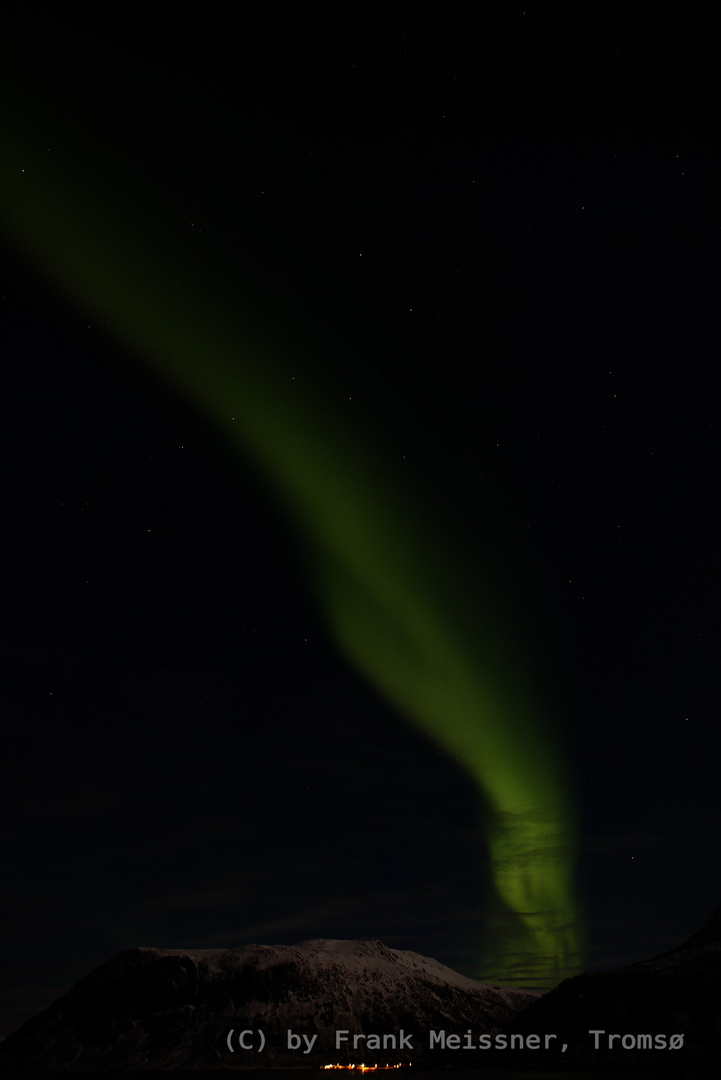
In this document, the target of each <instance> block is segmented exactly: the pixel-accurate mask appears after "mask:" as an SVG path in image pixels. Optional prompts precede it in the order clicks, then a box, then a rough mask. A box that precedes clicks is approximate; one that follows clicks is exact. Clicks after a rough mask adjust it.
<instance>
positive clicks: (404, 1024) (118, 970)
mask: <svg viewBox="0 0 721 1080" xmlns="http://www.w3.org/2000/svg"><path fill="white" fill-rule="evenodd" d="M534 999H535V998H534V995H532V994H525V993H521V992H518V991H513V990H505V989H501V988H499V987H490V986H486V985H485V984H483V983H479V982H476V981H474V980H473V979H468V978H466V977H465V976H463V975H459V974H458V973H457V972H454V971H452V970H451V969H450V968H447V967H445V966H444V965H443V964H440V963H438V962H437V961H435V960H432V959H429V958H427V957H423V956H419V955H417V954H416V953H412V952H401V951H398V950H395V949H389V948H387V947H386V946H385V945H383V944H381V943H380V942H377V941H332V940H326V939H316V940H312V941H305V942H302V943H301V944H299V945H293V946H268V945H247V946H243V947H242V948H238V949H212V950H193V951H184V950H171V949H150V948H137V949H130V950H128V951H126V952H121V953H118V954H117V955H116V956H114V957H112V958H111V959H110V960H108V961H106V963H104V964H102V965H101V966H100V967H98V968H96V969H95V970H94V971H92V972H90V974H89V975H87V976H85V978H83V979H81V980H80V981H79V982H78V983H77V984H76V985H75V986H74V987H73V988H72V989H71V990H69V991H68V993H67V994H64V995H63V997H61V998H60V999H59V1000H58V1001H57V1002H55V1004H54V1005H52V1006H51V1007H50V1008H49V1009H46V1010H45V1011H44V1012H43V1013H41V1014H40V1015H39V1016H37V1017H34V1018H33V1019H32V1020H29V1021H28V1022H27V1023H25V1024H23V1025H22V1027H20V1028H19V1029H18V1030H17V1031H16V1032H15V1033H14V1034H13V1035H10V1036H9V1037H8V1038H7V1039H6V1040H5V1042H4V1043H3V1044H2V1045H1V1046H0V1062H2V1061H5V1062H8V1063H9V1062H10V1061H12V1063H13V1064H14V1065H22V1064H25V1065H27V1066H29V1067H31V1068H34V1069H37V1068H50V1069H53V1068H76V1069H108V1068H113V1069H120V1068H135V1069H137V1068H158V1067H190V1068H194V1067H202V1068H215V1067H221V1068H222V1067H223V1066H228V1067H235V1068H237V1067H247V1068H256V1069H257V1068H268V1067H272V1066H278V1067H282V1066H286V1067H294V1066H299V1065H302V1066H318V1065H322V1064H327V1063H330V1062H334V1061H346V1062H348V1061H351V1062H358V1063H360V1062H361V1061H365V1062H370V1061H379V1062H385V1061H389V1062H396V1061H405V1062H407V1061H413V1062H414V1063H415V1064H419V1063H422V1062H424V1061H427V1062H432V1063H435V1062H436V1061H437V1060H438V1057H439V1052H438V1051H437V1050H436V1051H434V1052H429V1049H428V1044H429V1037H428V1035H429V1031H431V1030H442V1029H445V1030H447V1031H449V1032H455V1033H464V1032H465V1031H466V1030H468V1029H469V1028H470V1029H472V1031H473V1032H474V1035H475V1036H478V1035H479V1034H482V1033H487V1032H490V1033H494V1032H497V1031H499V1030H500V1029H502V1028H503V1027H505V1026H506V1025H507V1024H508V1023H509V1021H510V1020H511V1018H512V1017H513V1015H514V1014H515V1013H516V1012H517V1011H518V1010H519V1009H522V1008H524V1007H525V1006H527V1005H528V1004H529V1003H530V1002H531V1001H533V1000H534ZM230 1029H233V1031H234V1036H233V1038H232V1039H231V1045H232V1046H233V1053H231V1051H230V1050H229V1047H228V1041H227V1040H228V1032H229V1031H230ZM243 1031H248V1032H252V1034H248V1035H246V1036H244V1042H245V1045H246V1046H247V1047H248V1049H242V1048H241V1045H240V1043H239V1037H240V1033H241V1032H243ZM261 1031H262V1032H263V1036H264V1040H265V1043H264V1048H263V1050H262V1051H261V1052H259V1045H260V1034H259V1033H260V1032H261ZM289 1031H291V1032H292V1033H293V1034H294V1035H296V1036H299V1038H298V1039H297V1042H295V1045H294V1046H291V1047H289V1045H288V1041H289V1040H288V1032H289ZM339 1031H340V1032H343V1031H346V1032H347V1033H348V1037H347V1040H346V1041H342V1042H341V1043H340V1044H337V1043H336V1033H337V1032H339ZM371 1034H375V1035H377V1036H384V1035H385V1036H392V1037H391V1038H387V1039H386V1040H385V1048H382V1049H379V1050H378V1051H377V1052H376V1051H375V1050H373V1049H372V1047H373V1042H372V1040H369V1039H359V1040H358V1046H357V1049H355V1050H354V1048H353V1036H354V1035H366V1036H369V1035H371ZM314 1036H315V1038H314ZM402 1036H404V1038H402ZM394 1043H395V1045H394ZM369 1046H370V1047H371V1049H368V1047H369ZM380 1046H381V1047H382V1046H383V1042H382V1040H381V1042H380ZM304 1051H308V1052H304ZM471 1053H475V1057H474V1061H476V1062H477V1059H478V1053H477V1051H476V1052H471ZM451 1060H452V1063H453V1064H458V1063H460V1062H459V1056H458V1053H457V1052H454V1053H453V1055H452V1058H451Z"/></svg>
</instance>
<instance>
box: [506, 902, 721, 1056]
mask: <svg viewBox="0 0 721 1080" xmlns="http://www.w3.org/2000/svg"><path fill="white" fill-rule="evenodd" d="M719 1002H721V908H719V909H717V911H716V912H715V913H714V914H713V915H712V916H711V918H710V919H709V920H708V922H707V923H705V925H704V926H703V927H702V928H701V929H700V930H699V931H698V933H696V934H693V935H692V936H691V937H690V938H688V939H687V940H686V941H684V942H683V943H682V944H681V945H679V946H678V948H676V949H672V950H671V951H670V952H666V953H662V954H661V955H660V956H655V957H652V958H651V959H650V960H644V961H641V962H640V963H636V964H631V965H629V966H628V967H625V968H620V969H618V970H617V971H604V972H595V973H586V974H584V975H579V976H577V977H576V978H573V979H567V980H566V981H565V982H563V983H561V984H560V986H558V987H556V989H555V990H552V991H551V992H550V993H548V994H546V995H545V996H544V997H543V998H540V999H539V1000H537V1001H536V1002H534V1003H532V1004H531V1006H530V1007H529V1008H528V1009H527V1010H525V1011H523V1012H522V1013H520V1014H518V1015H517V1016H516V1017H515V1018H514V1020H513V1021H512V1023H511V1030H512V1031H516V1032H519V1033H526V1032H531V1031H533V1032H538V1033H544V1032H555V1033H557V1034H558V1043H559V1045H560V1044H561V1043H562V1042H565V1043H566V1044H567V1046H568V1049H567V1051H566V1053H565V1054H563V1055H562V1056H561V1055H559V1057H558V1060H559V1061H560V1060H563V1063H564V1064H566V1065H567V1064H570V1062H571V1060H573V1061H575V1062H577V1063H579V1064H584V1065H586V1064H589V1065H590V1064H607V1065H613V1066H620V1065H625V1066H627V1067H629V1068H630V1067H634V1068H636V1067H638V1066H639V1065H644V1066H648V1065H655V1066H657V1067H658V1068H663V1069H666V1068H669V1069H670V1068H675V1067H676V1066H678V1065H679V1064H681V1063H682V1062H694V1063H703V1064H712V1063H713V1064H719V1063H721V1006H720V1005H719ZM594 1032H597V1033H599V1034H593V1033H594ZM610 1036H615V1037H614V1038H613V1039H611V1038H610ZM639 1036H650V1042H651V1045H650V1046H646V1045H644V1044H645V1043H648V1042H649V1040H648V1039H646V1038H645V1039H643V1040H642V1039H640V1038H639ZM674 1036H675V1039H674V1040H673V1041H674V1042H675V1043H676V1044H678V1043H679V1042H680V1044H681V1045H677V1046H676V1048H673V1047H672V1037H674ZM664 1044H665V1045H664Z"/></svg>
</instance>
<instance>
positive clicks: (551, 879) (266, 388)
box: [4, 119, 583, 986]
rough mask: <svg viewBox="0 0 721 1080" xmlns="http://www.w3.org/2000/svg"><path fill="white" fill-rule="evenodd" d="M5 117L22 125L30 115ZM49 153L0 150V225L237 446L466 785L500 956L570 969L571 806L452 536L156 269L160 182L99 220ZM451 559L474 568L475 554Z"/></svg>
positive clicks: (577, 962) (239, 338) (335, 610)
mask: <svg viewBox="0 0 721 1080" xmlns="http://www.w3.org/2000/svg"><path fill="white" fill-rule="evenodd" d="M4 126H5V130H6V131H7V132H9V131H11V130H12V128H13V126H14V127H15V128H16V130H17V129H18V128H20V127H21V126H22V128H23V130H25V131H27V130H32V128H33V127H34V126H37V121H36V122H35V124H33V123H32V121H30V122H28V121H27V120H25V121H24V123H23V124H22V125H20V124H18V123H17V122H16V124H15V125H13V124H12V122H11V121H10V122H8V120H7V119H6V122H5V125H4ZM59 158H60V155H55V156H54V158H53V161H52V166H53V167H52V169H51V168H50V167H49V166H48V164H47V163H46V162H44V161H43V160H42V154H41V153H40V151H39V149H38V147H37V146H32V145H31V146H28V145H27V144H24V145H23V144H22V143H18V145H16V146H15V147H12V149H10V151H9V153H8V159H9V160H12V161H13V164H14V175H13V176H12V180H14V182H15V190H14V192H13V196H14V198H13V199H12V201H11V200H10V199H6V202H5V207H4V210H5V227H6V229H7V230H8V231H9V232H11V233H12V234H13V235H14V238H15V239H16V240H18V241H19V243H20V246H21V250H22V249H26V250H27V251H28V252H30V253H31V254H32V255H33V256H34V257H35V259H36V260H37V261H38V262H39V263H40V265H41V267H42V268H43V269H45V270H46V271H47V272H48V273H49V274H50V276H51V278H52V280H53V281H54V282H55V283H56V284H57V286H58V288H60V289H61V290H62V291H63V292H66V293H68V294H69V298H70V299H71V300H72V301H75V302H76V303H78V304H80V305H82V306H83V309H84V310H85V311H86V313H87V314H88V316H89V317H91V318H93V319H100V320H101V321H102V320H107V322H108V323H109V324H110V325H111V326H113V327H117V328H118V329H117V333H118V335H119V337H120V338H121V341H122V343H123V344H124V345H126V346H127V347H129V348H130V349H132V350H133V351H134V352H135V354H136V355H137V357H138V358H139V359H140V360H141V361H142V362H144V363H147V364H149V365H150V366H151V367H152V368H153V369H154V370H155V371H157V372H159V373H160V374H161V375H162V377H163V378H164V379H166V380H167V381H168V382H169V383H170V384H171V385H172V386H173V387H177V388H179V389H180V390H181V391H182V392H183V393H184V394H186V395H187V396H188V397H189V399H190V401H191V402H192V404H193V405H194V407H196V408H198V409H202V410H203V411H204V412H205V413H206V414H207V417H208V419H209V420H210V421H211V422H213V423H216V424H218V425H219V426H220V428H221V429H222V430H223V432H224V434H225V435H226V437H227V438H228V439H229V441H230V443H231V445H232V446H233V448H234V449H235V450H236V452H239V453H241V454H248V453H250V454H251V455H252V457H253V459H254V460H255V461H256V462H257V464H258V466H259V467H260V468H261V469H262V471H263V473H264V474H265V475H266V476H267V478H268V482H269V484H270V485H272V488H273V490H274V491H276V492H277V493H278V495H279V497H280V498H281V499H282V501H283V504H284V506H285V507H286V508H287V509H288V511H289V513H290V516H291V517H292V519H293V520H294V521H295V522H296V524H297V526H298V527H299V528H300V529H301V530H302V533H303V535H304V537H305V539H306V542H307V549H308V556H307V558H308V564H309V570H310V572H311V574H312V577H313V579H314V581H315V586H316V589H317V596H318V600H319V603H320V604H321V606H322V610H323V612H324V614H325V616H326V618H327V619H328V622H329V625H330V627H331V629H332V632H333V635H334V638H335V640H336V642H337V644H338V646H339V648H341V649H342V650H343V652H344V653H345V654H346V655H347V656H348V658H349V659H350V660H351V661H352V663H353V664H354V665H355V666H356V667H357V668H358V669H359V671H361V672H362V673H363V674H364V675H365V676H366V677H367V678H368V679H369V680H370V682H371V684H372V685H373V686H375V687H376V688H377V689H378V690H379V691H380V692H381V693H383V694H384V695H385V696H386V697H387V699H388V700H389V701H390V702H391V703H393V704H394V705H396V706H397V707H398V708H399V709H400V711H401V712H402V713H403V715H405V716H406V717H407V719H409V720H410V721H411V722H412V723H414V724H415V725H416V726H417V727H418V728H419V730H420V731H421V732H422V733H424V734H426V735H430V737H431V738H432V739H434V740H435V741H436V742H437V744H438V745H439V746H441V747H442V748H443V749H444V750H445V751H446V752H447V753H448V754H449V755H450V756H451V758H452V760H454V761H456V762H458V764H459V765H460V767H461V768H463V769H464V770H465V771H467V772H468V773H469V774H470V776H471V777H472V778H473V780H474V781H475V783H476V784H477V786H478V789H479V793H480V795H481V796H482V798H483V804H482V805H483V806H484V817H485V820H486V826H485V828H486V830H487V835H488V840H489V851H490V856H491V865H492V877H493V884H494V886H495V889H496V891H497V893H498V895H499V897H500V899H501V900H502V902H503V903H504V904H505V905H506V908H507V909H508V912H509V913H510V914H511V916H512V917H514V918H515V919H517V922H518V926H519V934H520V940H519V941H517V940H515V939H514V940H513V944H512V952H513V955H514V956H515V954H516V952H517V951H518V949H519V945H521V947H522V948H523V949H524V951H525V952H526V953H527V955H528V964H529V979H532V981H533V982H537V983H538V985H542V986H545V985H548V984H549V983H554V982H557V981H558V980H559V979H560V978H562V977H566V976H567V975H569V974H573V973H575V972H576V971H577V970H580V967H581V965H582V961H583V952H582V947H581V940H582V917H581V914H580V911H579V910H578V907H577V901H576V899H575V895H574V877H575V842H574V835H575V831H576V822H575V820H574V810H573V803H572V799H571V798H570V795H569V792H568V778H567V776H566V775H565V772H564V769H563V766H562V765H561V761H560V751H559V749H558V747H557V746H556V745H554V740H553V737H552V735H551V733H550V732H549V731H548V726H547V723H544V718H543V716H542V715H540V714H541V710H542V707H543V706H542V704H541V703H538V702H535V701H533V700H532V699H531V698H530V697H529V696H528V695H526V694H525V693H524V689H523V687H524V681H525V678H526V676H525V674H524V670H523V658H522V657H521V656H520V655H519V656H514V655H513V652H512V651H511V650H512V649H513V644H512V642H510V643H508V644H507V645H506V646H505V648H506V650H507V651H506V655H503V652H502V651H501V650H499V647H498V640H499V639H500V638H501V637H502V634H503V633H504V631H503V630H502V628H501V626H500V625H497V624H499V622H500V620H499V617H498V616H497V615H496V616H495V618H494V613H493V610H492V608H491V609H490V610H485V611H484V610H482V609H481V610H478V611H475V612H473V613H472V618H469V617H468V615H467V613H465V612H463V611H462V608H461V601H460V598H458V597H456V596H454V595H453V592H452V591H451V589H450V588H449V583H448V574H447V573H446V572H445V571H444V570H443V566H444V563H445V561H446V558H450V559H452V558H453V549H452V545H449V544H448V542H447V541H446V543H445V544H444V543H443V541H442V539H441V538H438V540H437V542H436V543H435V545H434V544H433V540H432V539H431V538H434V534H438V532H439V530H438V524H437V523H436V522H434V521H433V520H432V518H431V519H430V520H429V512H430V511H431V510H432V508H431V507H422V506H416V507H408V508H407V507H406V506H404V500H403V497H402V493H401V491H400V490H399V487H398V486H397V485H396V486H394V484H393V482H392V479H391V478H389V477H388V476H387V475H385V476H384V470H383V466H382V462H381V461H378V460H375V461H374V460H373V458H374V456H375V455H374V454H373V453H372V451H371V447H370V433H368V432H366V433H365V439H363V437H362V436H363V433H360V434H358V433H355V432H353V431H352V430H344V429H343V426H342V425H341V424H339V423H338V421H337V420H336V419H335V417H334V416H333V413H332V403H331V402H328V401H327V400H324V394H323V390H322V387H319V386H317V385H316V386H313V385H312V384H311V387H310V391H309V392H307V393H306V394H305V395H302V394H301V392H300V390H299V389H296V388H295V387H294V386H293V381H294V380H292V379H291V376H290V371H291V367H292V364H291V362H290V360H291V358H287V359H286V358H285V357H281V358H280V359H275V357H274V362H273V364H272V366H270V371H272V378H271V377H268V376H267V375H266V374H264V373H265V372H266V371H267V370H268V369H267V368H266V366H265V364H264V355H263V351H264V350H265V351H266V352H267V351H270V350H273V349H274V344H273V342H272V341H269V342H266V343H264V344H261V345H256V346H255V348H256V350H258V352H259V355H253V354H252V353H251V355H248V353H249V350H248V347H247V346H246V343H245V341H244V337H243V333H242V329H240V330H238V329H235V327H234V325H233V324H234V322H237V321H238V320H237V310H235V311H233V310H227V311H224V310H223V309H222V308H219V306H218V304H217V302H216V303H215V304H213V303H211V298H210V297H208V296H205V295H204V291H203V290H202V288H199V287H198V285H197V284H196V283H195V282H193V280H192V279H193V270H194V268H193V267H192V266H182V265H181V266H178V265H177V263H174V264H172V268H171V262H170V260H169V259H168V258H167V256H166V253H165V251H164V250H163V248H162V239H158V237H157V235H155V236H154V235H153V225H152V222H153V221H155V222H156V223H157V222H159V221H160V220H162V203H163V199H162V192H159V193H158V195H157V196H156V198H157V208H156V209H155V211H154V213H153V215H152V217H150V218H149V219H148V220H143V219H142V217H141V216H140V212H139V211H136V215H134V219H133V224H132V227H130V228H126V229H124V230H123V231H119V230H117V229H116V228H114V227H113V224H112V223H114V222H115V220H116V219H117V218H118V216H119V213H118V209H117V208H118V207H121V206H122V204H123V193H124V191H125V189H117V188H116V189H115V190H113V189H112V188H108V190H106V191H103V190H102V189H99V188H98V187H95V189H94V190H92V191H88V193H87V195H84V194H83V197H80V198H79V195H80V194H81V178H80V177H79V176H77V175H73V173H72V171H71V170H70V169H68V168H67V167H65V168H63V165H62V164H61V163H60V161H59ZM21 163H22V164H21ZM8 189H9V185H7V184H6V192H8ZM93 201H95V202H96V204H97V205H96V208H93V209H91V207H92V206H93ZM125 213H127V210H125ZM156 228H157V226H156ZM148 241H150V243H149V242H148ZM154 249H158V250H157V253H156V250H154ZM203 276H204V275H203ZM184 295H185V297H186V298H185V299H183V297H184ZM187 297H189V299H187ZM240 309H241V311H242V297H241V298H240ZM240 321H241V322H242V318H241V320H240ZM290 387H292V390H291V392H289V388H290ZM495 512H496V511H495V510H494V508H493V507H492V506H489V508H488V513H489V514H490V515H493V514H494V513H495ZM444 548H446V549H449V548H450V550H449V552H448V555H447V556H446V552H445V551H444ZM461 574H462V576H463V577H464V578H468V577H470V576H471V575H476V576H478V577H480V579H481V582H482V579H483V566H482V555H481V557H480V559H479V564H477V565H476V566H472V567H471V566H469V567H468V568H467V569H465V570H462V571H461ZM484 591H485V590H484V589H483V586H482V585H481V590H480V592H481V593H483V592H484ZM489 640H491V641H494V645H493V646H491V647H490V648H489V645H488V642H489ZM480 961H481V964H482V963H483V962H484V959H483V958H480ZM486 962H487V961H486ZM494 963H495V964H496V965H497V969H496V970H494V971H493V972H492V975H493V977H494V978H496V979H498V980H499V981H504V980H508V979H509V977H510V974H511V973H510V971H508V970H506V969H505V968H504V959H503V956H498V957H496V958H495V959H494Z"/></svg>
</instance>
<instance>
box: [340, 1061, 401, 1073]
mask: <svg viewBox="0 0 721 1080" xmlns="http://www.w3.org/2000/svg"><path fill="white" fill-rule="evenodd" d="M411 1065H412V1062H410V1061H409V1062H408V1064H407V1065H324V1066H323V1068H324V1069H357V1070H358V1072H378V1071H380V1070H381V1069H383V1070H385V1069H410V1067H411Z"/></svg>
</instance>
